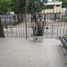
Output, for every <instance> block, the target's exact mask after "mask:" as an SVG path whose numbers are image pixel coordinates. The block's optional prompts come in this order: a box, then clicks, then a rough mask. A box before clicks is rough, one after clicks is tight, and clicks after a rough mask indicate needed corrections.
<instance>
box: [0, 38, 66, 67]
mask: <svg viewBox="0 0 67 67" xmlns="http://www.w3.org/2000/svg"><path fill="white" fill-rule="evenodd" d="M59 44H60V41H59V40H57V39H45V38H44V39H43V42H34V41H32V40H26V39H22V38H21V39H19V38H17V39H16V38H13V39H8V38H7V39H0V67H67V65H66V63H67V57H66V56H64V54H63V50H62V49H61V47H59Z"/></svg>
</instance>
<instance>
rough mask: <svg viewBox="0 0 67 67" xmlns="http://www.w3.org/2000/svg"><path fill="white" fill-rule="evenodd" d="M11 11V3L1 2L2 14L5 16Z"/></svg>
mask: <svg viewBox="0 0 67 67" xmlns="http://www.w3.org/2000/svg"><path fill="white" fill-rule="evenodd" d="M9 9H10V7H9V1H7V0H0V14H5V13H6V12H7V11H8V10H9Z"/></svg>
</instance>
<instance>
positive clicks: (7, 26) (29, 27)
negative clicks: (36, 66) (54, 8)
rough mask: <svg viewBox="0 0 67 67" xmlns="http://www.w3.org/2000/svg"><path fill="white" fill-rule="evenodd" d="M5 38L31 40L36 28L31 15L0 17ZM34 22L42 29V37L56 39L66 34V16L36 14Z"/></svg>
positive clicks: (59, 14)
mask: <svg viewBox="0 0 67 67" xmlns="http://www.w3.org/2000/svg"><path fill="white" fill-rule="evenodd" d="M0 18H1V24H2V25H3V30H4V34H5V37H6V38H16V37H17V38H23V37H24V38H31V37H33V33H34V32H33V31H34V30H33V29H34V27H35V26H36V23H35V20H34V18H33V15H32V14H26V15H23V14H17V15H16V14H15V15H0ZM36 20H37V22H39V23H40V24H41V25H42V23H44V24H43V25H42V26H43V28H44V30H43V34H44V35H43V36H44V37H46V38H56V37H59V36H65V35H66V34H67V15H66V14H61V13H57V14H56V13H48V14H37V15H36Z"/></svg>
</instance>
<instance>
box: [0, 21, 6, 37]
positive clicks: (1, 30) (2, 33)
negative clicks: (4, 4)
mask: <svg viewBox="0 0 67 67" xmlns="http://www.w3.org/2000/svg"><path fill="white" fill-rule="evenodd" d="M4 37H5V36H4V31H3V26H2V24H1V20H0V38H4Z"/></svg>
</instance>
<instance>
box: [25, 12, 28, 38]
mask: <svg viewBox="0 0 67 67" xmlns="http://www.w3.org/2000/svg"><path fill="white" fill-rule="evenodd" d="M26 20H27V19H26V13H25V29H26V39H27V38H28V37H27V21H26Z"/></svg>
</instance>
